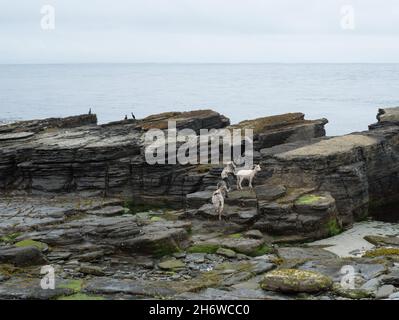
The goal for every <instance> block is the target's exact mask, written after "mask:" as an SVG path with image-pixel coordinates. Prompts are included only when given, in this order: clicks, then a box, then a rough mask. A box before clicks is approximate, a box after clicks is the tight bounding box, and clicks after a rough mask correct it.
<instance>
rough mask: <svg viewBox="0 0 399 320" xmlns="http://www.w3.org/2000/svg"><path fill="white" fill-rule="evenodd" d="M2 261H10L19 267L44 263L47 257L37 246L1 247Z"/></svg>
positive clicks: (0, 255)
mask: <svg viewBox="0 0 399 320" xmlns="http://www.w3.org/2000/svg"><path fill="white" fill-rule="evenodd" d="M0 263H10V264H13V265H15V266H18V267H26V266H36V265H44V264H46V263H47V260H46V258H45V257H44V255H43V254H42V253H41V251H40V250H39V249H37V248H36V247H33V246H32V247H9V248H1V247H0Z"/></svg>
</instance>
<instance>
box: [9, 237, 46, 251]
mask: <svg viewBox="0 0 399 320" xmlns="http://www.w3.org/2000/svg"><path fill="white" fill-rule="evenodd" d="M14 245H15V246H16V247H19V248H22V247H35V248H37V249H39V250H40V251H42V252H45V251H47V250H48V245H47V244H45V243H43V242H39V241H35V240H32V239H25V240H22V241H19V242H17V243H15V244H14Z"/></svg>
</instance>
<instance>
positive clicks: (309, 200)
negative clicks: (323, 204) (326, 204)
mask: <svg viewBox="0 0 399 320" xmlns="http://www.w3.org/2000/svg"><path fill="white" fill-rule="evenodd" d="M320 200H323V197H322V196H319V195H315V194H305V195H303V196H301V197H299V198H298V199H297V200H296V202H295V204H297V205H309V204H313V203H316V202H318V201H320Z"/></svg>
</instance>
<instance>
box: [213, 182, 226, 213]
mask: <svg viewBox="0 0 399 320" xmlns="http://www.w3.org/2000/svg"><path fill="white" fill-rule="evenodd" d="M212 204H213V207H214V208H215V212H216V214H218V215H219V220H222V212H223V209H224V197H223V190H222V188H220V189H217V190H216V191H215V192H214V193H213V195H212Z"/></svg>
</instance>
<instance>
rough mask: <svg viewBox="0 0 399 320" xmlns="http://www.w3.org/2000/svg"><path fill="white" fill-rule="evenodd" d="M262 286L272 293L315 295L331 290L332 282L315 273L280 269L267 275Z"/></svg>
mask: <svg viewBox="0 0 399 320" xmlns="http://www.w3.org/2000/svg"><path fill="white" fill-rule="evenodd" d="M260 286H261V288H262V289H264V290H270V291H281V292H287V293H299V292H307V293H313V292H320V291H325V290H328V289H329V288H331V286H332V280H331V279H330V278H329V277H326V276H324V275H322V274H320V273H317V272H313V271H304V270H296V269H280V270H274V271H271V272H269V273H267V274H266V275H265V276H264V278H263V279H262V281H261V282H260Z"/></svg>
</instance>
